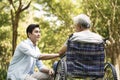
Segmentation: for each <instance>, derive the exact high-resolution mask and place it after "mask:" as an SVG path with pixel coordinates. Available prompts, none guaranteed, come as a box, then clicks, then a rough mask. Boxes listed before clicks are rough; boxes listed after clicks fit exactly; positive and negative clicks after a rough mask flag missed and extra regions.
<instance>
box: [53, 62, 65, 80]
mask: <svg viewBox="0 0 120 80" xmlns="http://www.w3.org/2000/svg"><path fill="white" fill-rule="evenodd" d="M66 70H67V69H66V63H65V61H64V60H59V61H58V63H57V66H56V69H55V76H54V80H67V76H66Z"/></svg>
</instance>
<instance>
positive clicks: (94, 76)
mask: <svg viewBox="0 0 120 80" xmlns="http://www.w3.org/2000/svg"><path fill="white" fill-rule="evenodd" d="M54 69H55V76H54V80H118V79H117V74H116V70H115V68H114V66H113V65H112V64H111V63H109V62H105V50H104V43H100V44H95V43H81V42H72V41H68V45H67V51H66V53H65V55H64V56H63V57H61V59H60V60H59V61H58V62H56V63H54Z"/></svg>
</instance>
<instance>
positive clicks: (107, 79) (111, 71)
mask: <svg viewBox="0 0 120 80" xmlns="http://www.w3.org/2000/svg"><path fill="white" fill-rule="evenodd" d="M104 71H105V75H104V80H118V79H117V73H116V70H115V67H114V66H113V65H112V64H111V63H105V68H104Z"/></svg>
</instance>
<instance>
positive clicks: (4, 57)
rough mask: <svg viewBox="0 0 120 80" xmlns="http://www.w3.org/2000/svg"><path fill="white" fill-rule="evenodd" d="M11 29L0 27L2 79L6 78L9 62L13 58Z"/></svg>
mask: <svg viewBox="0 0 120 80" xmlns="http://www.w3.org/2000/svg"><path fill="white" fill-rule="evenodd" d="M10 34H11V29H10V27H0V79H1V80H5V79H6V75H7V74H6V73H7V68H8V64H9V61H10V58H11V48H12V45H11V35H10Z"/></svg>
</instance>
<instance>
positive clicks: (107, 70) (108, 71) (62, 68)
mask: <svg viewBox="0 0 120 80" xmlns="http://www.w3.org/2000/svg"><path fill="white" fill-rule="evenodd" d="M68 46H69V44H68ZM54 67H55V66H54ZM103 71H104V77H103V79H102V80H118V79H117V73H116V70H115V67H114V66H113V65H112V64H111V63H108V62H106V63H104V70H103ZM68 77H69V75H68V74H67V64H66V58H65V55H64V56H63V57H62V58H61V59H60V60H59V61H58V62H57V63H56V68H55V76H54V80H69V79H68ZM70 77H71V78H74V77H72V76H70ZM78 78H79V79H77V80H80V78H81V77H78ZM96 79H97V77H93V78H92V80H96ZM70 80H75V78H74V79H70ZM85 80H86V79H85ZM88 80H91V79H88Z"/></svg>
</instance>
